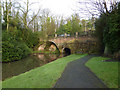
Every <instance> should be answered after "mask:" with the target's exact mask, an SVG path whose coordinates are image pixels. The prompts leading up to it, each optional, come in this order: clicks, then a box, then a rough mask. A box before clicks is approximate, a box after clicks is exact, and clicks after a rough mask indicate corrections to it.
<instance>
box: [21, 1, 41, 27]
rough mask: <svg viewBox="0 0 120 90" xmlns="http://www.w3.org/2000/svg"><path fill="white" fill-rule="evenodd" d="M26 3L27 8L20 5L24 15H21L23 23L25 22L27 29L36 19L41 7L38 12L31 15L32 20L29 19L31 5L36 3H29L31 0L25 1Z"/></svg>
mask: <svg viewBox="0 0 120 90" xmlns="http://www.w3.org/2000/svg"><path fill="white" fill-rule="evenodd" d="M24 3H25V5H26V8H24V7H22V6H20V8H19V9H20V10H21V11H22V16H20V18H21V20H22V22H23V24H24V27H25V28H26V29H28V27H29V25H30V24H31V23H32V22H33V21H34V20H35V18H36V17H37V15H38V13H39V11H40V9H39V10H38V11H37V13H36V14H34V15H33V16H32V17H31V20H29V12H30V8H29V7H30V6H31V5H32V4H34V3H29V0H27V2H24Z"/></svg>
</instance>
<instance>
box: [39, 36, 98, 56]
mask: <svg viewBox="0 0 120 90" xmlns="http://www.w3.org/2000/svg"><path fill="white" fill-rule="evenodd" d="M96 45H97V44H96V40H95V39H94V38H92V37H78V38H74V37H67V38H64V37H60V38H54V39H50V40H48V41H46V42H45V43H44V44H42V45H40V46H39V47H38V50H46V51H53V52H60V53H68V54H70V53H76V52H79V53H87V52H94V51H95V49H96V48H97V46H96Z"/></svg>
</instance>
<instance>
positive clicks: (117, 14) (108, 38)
mask: <svg viewBox="0 0 120 90" xmlns="http://www.w3.org/2000/svg"><path fill="white" fill-rule="evenodd" d="M119 18H120V3H119V5H118V8H114V9H113V10H112V11H111V12H110V13H109V14H108V15H106V14H102V15H101V17H100V18H99V19H98V20H97V21H96V36H97V37H98V39H99V42H101V44H100V45H101V46H102V49H103V48H104V47H105V46H107V47H108V48H109V51H110V52H111V53H114V52H118V51H119V50H120V47H119V45H120V36H119V33H120V19H119Z"/></svg>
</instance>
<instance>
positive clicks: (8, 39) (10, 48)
mask: <svg viewBox="0 0 120 90" xmlns="http://www.w3.org/2000/svg"><path fill="white" fill-rule="evenodd" d="M2 39H3V40H2V41H3V42H2V62H9V61H14V60H20V59H22V58H24V57H26V56H28V55H29V54H30V53H31V49H30V48H29V47H28V46H27V45H26V44H25V43H24V42H23V40H22V38H21V37H20V31H17V30H16V31H13V32H3V35H2Z"/></svg>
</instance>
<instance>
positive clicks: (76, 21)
mask: <svg viewBox="0 0 120 90" xmlns="http://www.w3.org/2000/svg"><path fill="white" fill-rule="evenodd" d="M71 23H72V30H71V34H72V35H74V33H76V32H81V27H80V18H79V16H78V15H77V14H75V15H72V20H71Z"/></svg>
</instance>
